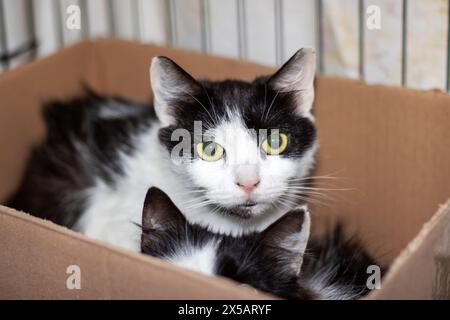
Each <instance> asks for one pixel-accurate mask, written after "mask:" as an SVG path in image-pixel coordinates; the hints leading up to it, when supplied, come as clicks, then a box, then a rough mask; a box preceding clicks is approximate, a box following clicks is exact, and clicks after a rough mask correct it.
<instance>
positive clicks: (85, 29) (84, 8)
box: [79, 0, 90, 37]
mask: <svg viewBox="0 0 450 320" xmlns="http://www.w3.org/2000/svg"><path fill="white" fill-rule="evenodd" d="M79 4H80V11H81V34H82V35H83V37H89V34H90V26H89V9H88V5H87V0H80V2H79Z"/></svg>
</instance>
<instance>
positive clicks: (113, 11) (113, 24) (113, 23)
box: [107, 0, 117, 36]
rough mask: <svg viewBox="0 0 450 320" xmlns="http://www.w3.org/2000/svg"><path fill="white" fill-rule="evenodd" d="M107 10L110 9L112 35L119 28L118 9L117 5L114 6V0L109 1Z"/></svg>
mask: <svg viewBox="0 0 450 320" xmlns="http://www.w3.org/2000/svg"><path fill="white" fill-rule="evenodd" d="M107 10H108V28H109V34H110V35H111V36H115V35H116V33H117V28H116V9H115V6H114V0H109V1H108V6H107Z"/></svg>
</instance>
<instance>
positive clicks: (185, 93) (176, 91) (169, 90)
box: [150, 57, 201, 126]
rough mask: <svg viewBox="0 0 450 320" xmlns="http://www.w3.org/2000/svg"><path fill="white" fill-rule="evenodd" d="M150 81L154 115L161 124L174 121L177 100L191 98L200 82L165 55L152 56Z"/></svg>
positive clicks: (196, 92)
mask: <svg viewBox="0 0 450 320" xmlns="http://www.w3.org/2000/svg"><path fill="white" fill-rule="evenodd" d="M150 82H151V85H152V89H153V95H154V99H153V103H154V107H155V111H156V115H157V116H158V118H159V120H160V121H161V122H162V124H163V125H165V126H166V125H171V124H174V123H175V118H174V115H173V108H174V105H175V104H176V102H177V101H180V100H182V99H192V97H193V96H195V95H196V94H198V92H199V90H201V86H200V84H199V83H198V82H197V81H195V79H194V78H192V77H191V76H190V75H189V74H188V73H187V72H186V71H184V70H183V69H182V68H181V67H180V66H178V65H177V64H176V63H175V62H173V61H172V60H171V59H169V58H167V57H154V58H153V59H152V63H151V66H150Z"/></svg>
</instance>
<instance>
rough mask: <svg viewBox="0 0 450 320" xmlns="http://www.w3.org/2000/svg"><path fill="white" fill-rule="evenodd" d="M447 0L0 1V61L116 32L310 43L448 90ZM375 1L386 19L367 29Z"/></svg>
mask: <svg viewBox="0 0 450 320" xmlns="http://www.w3.org/2000/svg"><path fill="white" fill-rule="evenodd" d="M449 2H450V1H449V0H0V28H1V29H0V53H1V61H0V62H1V67H0V68H1V69H2V70H5V69H9V68H13V67H16V66H17V65H19V64H21V63H24V62H25V61H28V60H29V59H33V58H35V57H38V56H43V55H47V54H50V53H52V52H54V51H57V50H58V49H59V48H61V47H63V46H67V45H70V44H71V43H74V42H76V41H79V40H80V39H83V38H86V37H99V36H100V37H103V36H115V37H120V38H125V39H132V40H137V41H141V42H144V43H156V44H161V45H168V46H173V47H183V48H188V49H193V50H199V51H203V52H206V53H211V54H215V55H222V56H227V57H234V58H240V59H246V60H251V61H255V62H259V63H263V64H268V65H280V64H281V63H282V62H283V61H284V60H286V59H287V58H288V57H289V56H290V55H291V54H293V53H294V52H295V51H296V50H297V49H298V48H300V47H304V46H309V47H315V48H316V49H317V50H318V52H319V58H318V59H319V66H320V68H319V71H320V72H321V73H323V74H328V75H337V76H344V77H350V78H361V79H363V80H366V81H367V82H370V83H384V84H390V85H405V86H408V87H414V88H424V89H428V88H439V89H443V90H449V80H448V78H449V77H448V70H449V63H448V61H449V53H448V52H449V50H448V46H449V41H448V39H449V31H448V30H449ZM71 5H76V6H78V7H77V8H79V9H80V17H81V26H80V29H69V28H68V27H67V19H68V18H69V17H70V15H71V13H73V11H71V9H73V7H71ZM373 6H376V7H375V9H377V8H378V9H379V13H380V22H381V23H380V26H379V28H375V29H369V28H368V27H367V21H368V19H370V17H373V16H372V14H371V13H373V11H371V9H373V8H374V7H373ZM369 7H370V8H371V9H369ZM68 10H69V12H68ZM367 10H369V12H368V11H367Z"/></svg>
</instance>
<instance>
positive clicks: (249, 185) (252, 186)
mask: <svg viewBox="0 0 450 320" xmlns="http://www.w3.org/2000/svg"><path fill="white" fill-rule="evenodd" d="M236 184H237V185H238V186H239V187H240V188H241V189H243V190H244V191H245V192H247V193H250V192H252V191H253V190H255V188H256V187H257V186H258V185H259V181H257V182H256V183H254V182H245V183H244V182H243V183H241V182H236Z"/></svg>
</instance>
